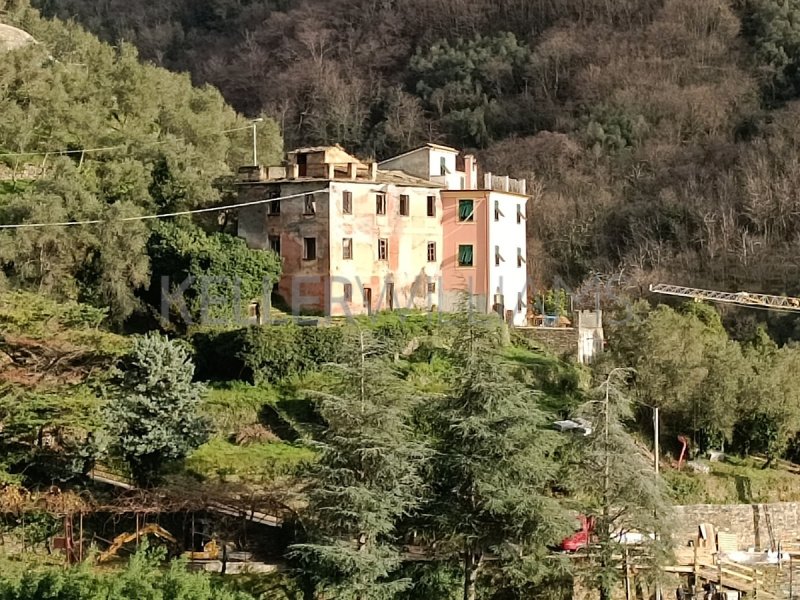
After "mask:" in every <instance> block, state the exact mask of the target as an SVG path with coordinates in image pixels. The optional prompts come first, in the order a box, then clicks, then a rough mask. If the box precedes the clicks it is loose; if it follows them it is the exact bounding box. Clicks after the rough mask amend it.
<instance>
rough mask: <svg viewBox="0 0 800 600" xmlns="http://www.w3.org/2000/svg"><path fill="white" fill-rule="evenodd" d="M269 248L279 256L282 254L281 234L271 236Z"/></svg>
mask: <svg viewBox="0 0 800 600" xmlns="http://www.w3.org/2000/svg"><path fill="white" fill-rule="evenodd" d="M269 249H270V250H272V251H273V252H274V253H275V254H277V255H278V256H280V255H281V236H279V235H271V236H269Z"/></svg>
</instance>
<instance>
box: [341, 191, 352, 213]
mask: <svg viewBox="0 0 800 600" xmlns="http://www.w3.org/2000/svg"><path fill="white" fill-rule="evenodd" d="M342 212H343V213H344V214H346V215H352V214H353V192H344V193H343V194H342Z"/></svg>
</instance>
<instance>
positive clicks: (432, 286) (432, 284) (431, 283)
mask: <svg viewBox="0 0 800 600" xmlns="http://www.w3.org/2000/svg"><path fill="white" fill-rule="evenodd" d="M428 293H429V294H435V293H436V282H434V281H429V282H428Z"/></svg>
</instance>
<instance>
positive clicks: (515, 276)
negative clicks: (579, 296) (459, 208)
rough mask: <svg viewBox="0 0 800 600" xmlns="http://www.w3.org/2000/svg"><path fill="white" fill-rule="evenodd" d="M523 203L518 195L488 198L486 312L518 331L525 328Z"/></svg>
mask: <svg viewBox="0 0 800 600" xmlns="http://www.w3.org/2000/svg"><path fill="white" fill-rule="evenodd" d="M527 200H528V199H527V197H526V196H522V195H518V194H511V193H504V192H491V193H490V194H489V269H488V271H489V303H490V306H489V307H488V309H489V310H494V311H496V312H498V313H500V314H501V315H503V317H504V318H505V319H506V320H510V321H511V322H512V323H513V324H514V325H515V326H518V327H521V326H524V325H526V324H527V314H528V275H527V273H528V269H527V261H528V253H527V242H526V237H525V214H526V212H525V211H526V203H527Z"/></svg>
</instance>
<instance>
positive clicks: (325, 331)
mask: <svg viewBox="0 0 800 600" xmlns="http://www.w3.org/2000/svg"><path fill="white" fill-rule="evenodd" d="M343 338H344V330H343V329H342V328H341V327H298V326H297V325H293V324H288V325H267V326H263V327H250V328H248V329H246V330H243V331H242V337H241V346H240V350H239V352H238V353H237V356H238V357H239V358H240V359H241V361H242V364H243V365H244V368H245V369H246V372H247V373H248V374H249V375H250V377H252V379H253V381H255V382H256V383H260V382H265V381H266V382H271V383H276V382H278V381H280V380H281V379H284V378H285V377H288V376H290V375H294V374H299V373H303V372H304V371H306V370H309V369H312V368H316V367H320V366H322V365H324V364H326V363H335V362H338V360H339V359H340V358H341V356H342V340H343Z"/></svg>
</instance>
